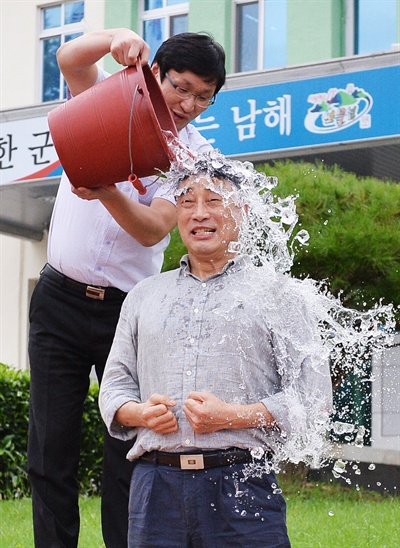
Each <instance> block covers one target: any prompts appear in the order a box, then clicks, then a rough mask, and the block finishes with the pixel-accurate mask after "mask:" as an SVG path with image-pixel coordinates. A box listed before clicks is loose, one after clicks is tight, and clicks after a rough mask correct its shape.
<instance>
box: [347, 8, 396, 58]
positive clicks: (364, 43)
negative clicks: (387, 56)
mask: <svg viewBox="0 0 400 548" xmlns="http://www.w3.org/2000/svg"><path fill="white" fill-rule="evenodd" d="M397 4H398V2H397V0H384V1H383V0H356V1H355V6H354V8H355V40H354V53H358V54H368V53H376V52H381V51H390V49H391V46H392V44H394V43H395V42H396V41H397V40H396V21H397Z"/></svg>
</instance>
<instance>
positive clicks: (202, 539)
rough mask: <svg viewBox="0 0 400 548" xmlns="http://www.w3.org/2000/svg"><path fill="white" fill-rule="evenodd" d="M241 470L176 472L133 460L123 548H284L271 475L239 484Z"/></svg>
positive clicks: (281, 513) (281, 506)
mask: <svg viewBox="0 0 400 548" xmlns="http://www.w3.org/2000/svg"><path fill="white" fill-rule="evenodd" d="M244 466H246V465H243V464H235V465H230V466H222V467H216V468H208V469H206V470H180V469H178V468H172V467H169V466H161V465H154V464H152V463H147V462H143V461H140V460H139V461H137V464H136V466H135V468H134V471H133V474H132V480H131V491H130V493H131V495H130V501H129V535H128V546H129V548H145V547H146V548H150V547H155V546H160V547H162V548H169V547H174V548H235V547H238V548H239V547H240V548H244V547H251V548H278V547H279V548H289V547H290V542H289V538H288V535H287V529H286V504H285V501H284V499H283V497H282V495H281V494H280V493H277V492H276V491H277V482H276V479H275V475H274V474H273V473H271V474H267V473H264V474H262V477H255V476H251V477H250V478H248V479H246V480H245V481H241V480H242V479H243V468H244Z"/></svg>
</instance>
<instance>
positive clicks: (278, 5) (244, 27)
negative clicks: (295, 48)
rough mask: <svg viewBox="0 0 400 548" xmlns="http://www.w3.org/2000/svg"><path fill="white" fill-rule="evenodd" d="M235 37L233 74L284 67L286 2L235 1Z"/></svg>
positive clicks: (261, 0) (266, 0)
mask: <svg viewBox="0 0 400 548" xmlns="http://www.w3.org/2000/svg"><path fill="white" fill-rule="evenodd" d="M236 37H237V39H236V56H235V71H236V72H245V71H250V70H262V69H268V68H276V67H283V66H285V65H286V40H287V0H258V1H256V2H254V1H252V2H251V1H248V0H237V1H236Z"/></svg>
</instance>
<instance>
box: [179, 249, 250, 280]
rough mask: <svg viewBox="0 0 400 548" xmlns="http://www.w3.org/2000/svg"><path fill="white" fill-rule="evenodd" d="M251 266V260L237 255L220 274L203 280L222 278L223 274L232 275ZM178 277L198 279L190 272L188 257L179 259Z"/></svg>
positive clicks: (246, 256)
mask: <svg viewBox="0 0 400 548" xmlns="http://www.w3.org/2000/svg"><path fill="white" fill-rule="evenodd" d="M250 264H251V258H250V257H249V256H248V255H237V256H236V257H234V258H233V259H230V260H229V261H228V262H227V263H226V265H225V266H224V268H223V269H222V270H221V272H218V273H217V274H213V275H212V276H209V277H208V278H206V279H205V280H202V281H207V280H211V279H213V278H218V277H220V276H223V275H225V274H231V273H232V274H233V273H234V272H238V271H239V270H242V269H243V268H245V267H247V266H249V265H250ZM180 276H181V277H183V276H191V277H192V278H194V279H196V280H197V279H198V278H197V276H194V275H193V274H192V273H191V272H190V265H189V255H184V256H183V257H182V258H181V261H180Z"/></svg>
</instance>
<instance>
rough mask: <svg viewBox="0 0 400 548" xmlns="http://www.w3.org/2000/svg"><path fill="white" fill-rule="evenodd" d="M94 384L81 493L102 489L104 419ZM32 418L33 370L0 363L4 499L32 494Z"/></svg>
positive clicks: (0, 463) (0, 461)
mask: <svg viewBox="0 0 400 548" xmlns="http://www.w3.org/2000/svg"><path fill="white" fill-rule="evenodd" d="M98 391H99V388H98V385H97V383H93V384H92V385H91V387H90V390H89V394H88V396H87V398H86V402H85V411H84V417H83V426H82V451H81V465H80V470H79V485H80V492H81V493H82V494H83V495H91V494H98V493H100V490H101V468H102V447H103V422H102V420H101V417H100V413H99V409H98V405H97V397H98ZM28 421H29V373H28V372H27V371H18V370H15V369H12V368H10V367H8V366H7V365H4V364H0V499H12V498H21V497H24V496H30V485H29V480H28V475H27V462H26V461H27V458H26V447H27V441H28Z"/></svg>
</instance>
